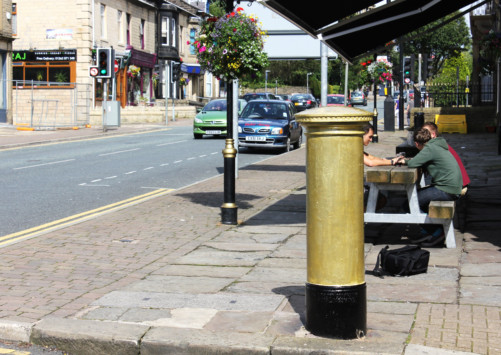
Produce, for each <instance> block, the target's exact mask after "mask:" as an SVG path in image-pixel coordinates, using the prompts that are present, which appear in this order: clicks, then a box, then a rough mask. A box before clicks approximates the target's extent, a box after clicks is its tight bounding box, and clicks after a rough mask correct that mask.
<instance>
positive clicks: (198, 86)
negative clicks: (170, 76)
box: [179, 63, 205, 100]
mask: <svg viewBox="0 0 501 355" xmlns="http://www.w3.org/2000/svg"><path fill="white" fill-rule="evenodd" d="M181 73H182V75H181V79H180V81H179V86H180V91H181V98H182V99H188V100H198V98H200V97H203V88H204V73H205V71H204V70H203V69H202V68H201V67H200V64H188V63H186V64H185V63H182V64H181Z"/></svg>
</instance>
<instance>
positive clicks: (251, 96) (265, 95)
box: [243, 92, 277, 102]
mask: <svg viewBox="0 0 501 355" xmlns="http://www.w3.org/2000/svg"><path fill="white" fill-rule="evenodd" d="M243 99H244V100H245V101H247V102H249V101H252V100H266V99H271V100H276V99H277V97H276V96H275V95H273V94H270V93H269V92H255V93H247V94H245V95H244V96H243Z"/></svg>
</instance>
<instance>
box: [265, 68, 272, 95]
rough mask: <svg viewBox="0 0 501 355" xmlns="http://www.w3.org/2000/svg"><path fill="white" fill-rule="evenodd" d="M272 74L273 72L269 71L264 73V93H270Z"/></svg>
mask: <svg viewBox="0 0 501 355" xmlns="http://www.w3.org/2000/svg"><path fill="white" fill-rule="evenodd" d="M269 72H271V70H267V71H265V72H264V92H268V73H269Z"/></svg>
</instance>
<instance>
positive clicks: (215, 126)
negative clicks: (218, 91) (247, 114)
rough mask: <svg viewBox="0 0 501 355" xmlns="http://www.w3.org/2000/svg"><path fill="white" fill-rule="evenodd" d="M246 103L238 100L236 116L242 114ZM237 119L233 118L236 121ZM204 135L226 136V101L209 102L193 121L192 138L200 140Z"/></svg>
mask: <svg viewBox="0 0 501 355" xmlns="http://www.w3.org/2000/svg"><path fill="white" fill-rule="evenodd" d="M246 104H247V101H245V100H242V99H239V100H238V114H240V112H242V110H243V109H244V107H245V105H246ZM237 119H238V117H235V120H237ZM204 134H206V135H213V136H226V99H217V100H212V101H210V102H209V103H208V104H207V105H205V107H204V108H203V109H202V111H200V112H199V113H198V114H197V115H196V116H195V120H194V121H193V137H195V139H200V138H202V137H203V136H204Z"/></svg>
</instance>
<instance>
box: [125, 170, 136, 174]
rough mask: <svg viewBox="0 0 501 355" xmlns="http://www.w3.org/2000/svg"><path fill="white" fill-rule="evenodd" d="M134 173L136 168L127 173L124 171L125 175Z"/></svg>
mask: <svg viewBox="0 0 501 355" xmlns="http://www.w3.org/2000/svg"><path fill="white" fill-rule="evenodd" d="M134 173H137V170H132V171H129V172H128V173H125V175H130V174H134Z"/></svg>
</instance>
